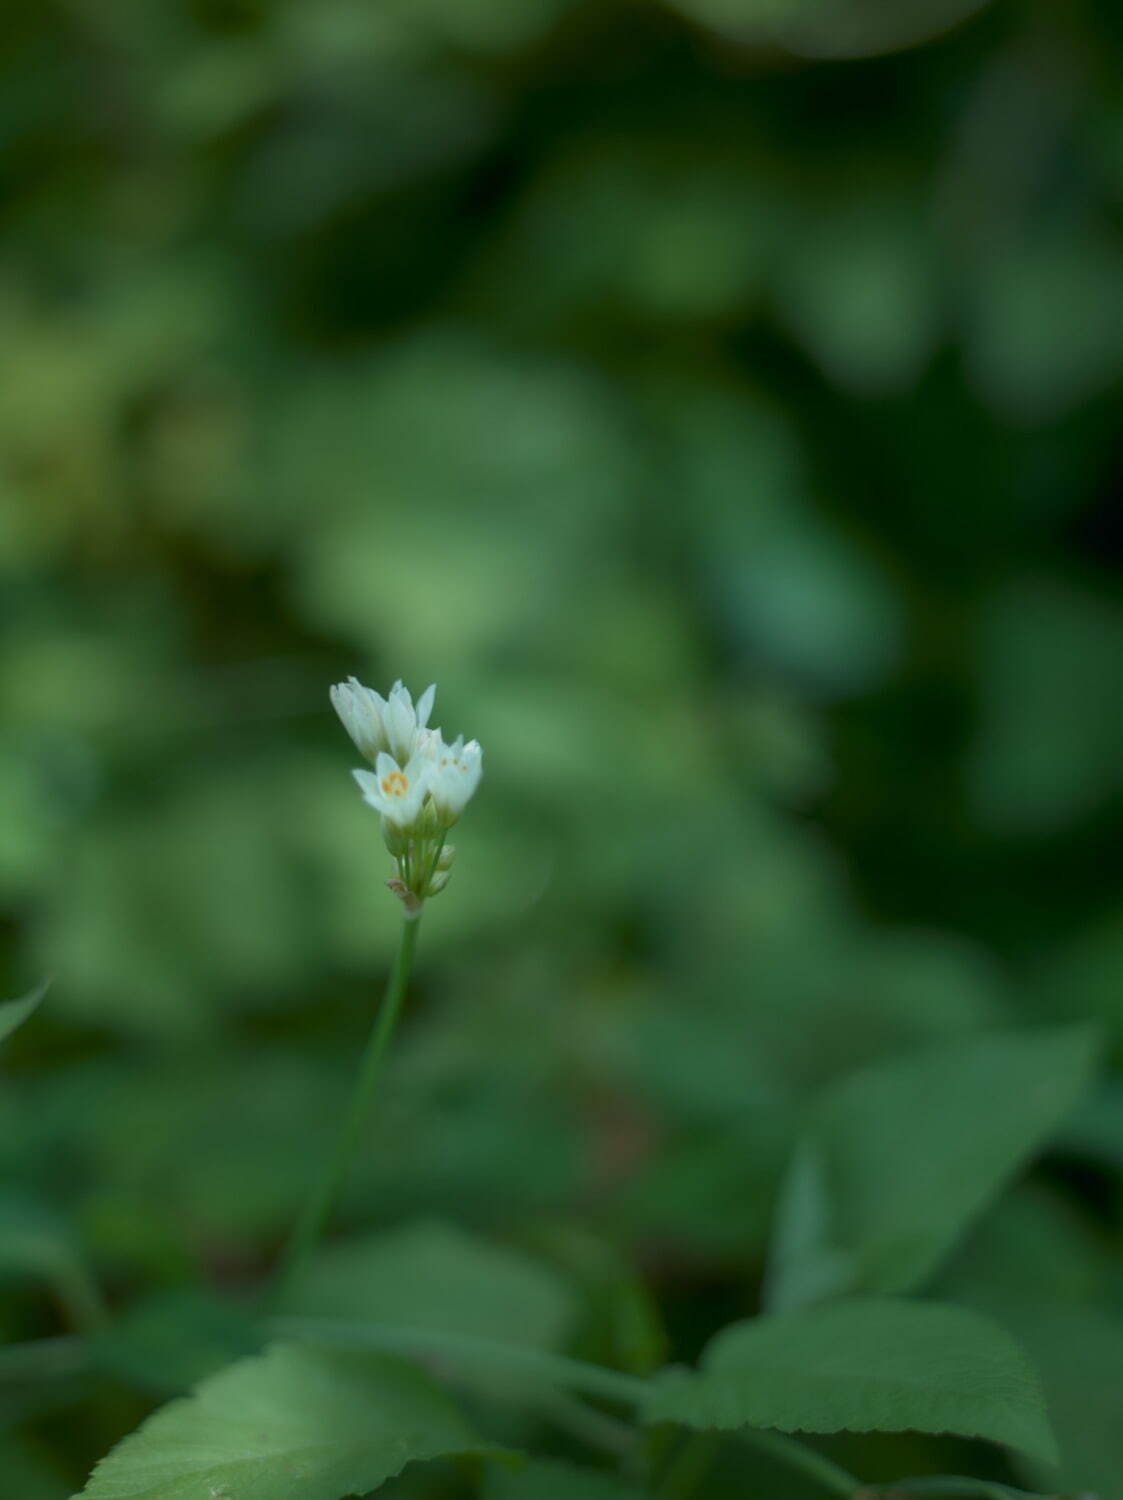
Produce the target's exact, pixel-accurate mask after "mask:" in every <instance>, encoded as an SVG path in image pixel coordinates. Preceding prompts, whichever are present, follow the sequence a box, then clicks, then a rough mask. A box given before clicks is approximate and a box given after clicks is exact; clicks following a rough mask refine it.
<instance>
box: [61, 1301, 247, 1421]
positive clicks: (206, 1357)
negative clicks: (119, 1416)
mask: <svg viewBox="0 0 1123 1500" xmlns="http://www.w3.org/2000/svg"><path fill="white" fill-rule="evenodd" d="M263 1342H264V1339H262V1338H261V1337H259V1336H258V1330H257V1327H256V1325H255V1323H254V1322H253V1320H252V1318H251V1316H250V1311H249V1310H248V1309H247V1308H244V1307H242V1306H241V1305H240V1304H238V1303H236V1302H231V1301H230V1300H228V1299H227V1298H224V1297H218V1296H216V1295H215V1294H214V1293H213V1292H209V1291H206V1290H204V1289H203V1288H198V1287H191V1288H184V1289H182V1290H174V1291H162V1292H157V1293H155V1294H154V1295H153V1296H150V1297H145V1298H142V1299H141V1300H140V1301H138V1302H135V1303H133V1304H132V1306H131V1307H129V1308H128V1310H127V1311H126V1312H125V1313H124V1315H123V1316H122V1317H121V1318H119V1319H118V1320H117V1321H116V1322H114V1323H113V1324H111V1325H110V1326H109V1327H108V1328H106V1329H104V1330H101V1331H99V1332H98V1333H97V1334H96V1335H95V1337H93V1338H92V1339H90V1340H89V1345H88V1347H89V1350H90V1354H91V1356H92V1358H93V1359H94V1361H95V1362H96V1364H97V1365H98V1367H99V1368H100V1369H102V1370H107V1371H109V1372H110V1373H111V1374H113V1375H115V1376H116V1377H117V1378H118V1379H120V1380H124V1381H126V1382H127V1383H128V1384H130V1385H133V1386H136V1387H138V1388H139V1389H141V1390H145V1391H152V1392H154V1393H155V1394H156V1395H158V1396H160V1397H167V1396H177V1395H180V1394H181V1393H182V1392H184V1391H188V1390H190V1389H191V1387H192V1386H195V1385H197V1384H198V1383H199V1381H201V1380H203V1379H205V1378H206V1377H207V1376H208V1375H213V1374H215V1373H217V1371H219V1370H221V1369H223V1368H225V1367H226V1366H227V1365H229V1364H230V1363H231V1361H232V1360H236V1359H241V1358H243V1357H244V1356H248V1355H251V1354H256V1353H258V1352H259V1350H260V1348H261V1345H262V1343H263Z"/></svg>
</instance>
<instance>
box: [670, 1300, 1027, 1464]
mask: <svg viewBox="0 0 1123 1500" xmlns="http://www.w3.org/2000/svg"><path fill="white" fill-rule="evenodd" d="M644 1417H645V1420H647V1421H648V1422H678V1423H681V1424H682V1425H683V1426H686V1427H697V1428H702V1429H705V1428H713V1427H717V1428H736V1427H778V1428H779V1429H780V1430H781V1431H783V1432H842V1431H848V1432H871V1431H872V1432H906V1431H917V1432H931V1433H938V1432H951V1433H957V1434H959V1435H961V1436H963V1437H977V1438H986V1439H988V1440H989V1441H991V1442H994V1443H1002V1444H1006V1445H1008V1446H1009V1447H1012V1448H1018V1449H1020V1450H1021V1451H1022V1452H1024V1453H1027V1454H1029V1455H1031V1456H1032V1457H1034V1458H1037V1459H1040V1460H1043V1461H1045V1462H1050V1463H1051V1462H1055V1460H1056V1457H1057V1453H1056V1444H1055V1441H1054V1438H1053V1434H1052V1431H1051V1429H1050V1426H1049V1419H1048V1417H1047V1415H1046V1412H1045V1403H1044V1398H1043V1397H1042V1394H1041V1390H1040V1388H1039V1386H1038V1383H1037V1379H1036V1377H1035V1375H1034V1372H1033V1370H1032V1368H1031V1366H1030V1365H1029V1363H1028V1361H1027V1360H1026V1358H1025V1356H1024V1355H1023V1354H1022V1352H1021V1351H1020V1349H1019V1348H1018V1346H1017V1345H1016V1344H1015V1343H1014V1342H1013V1340H1012V1339H1011V1338H1010V1337H1009V1336H1008V1335H1007V1334H1006V1333H1005V1332H1004V1331H1003V1330H1002V1329H1001V1328H999V1326H998V1325H997V1324H996V1323H992V1322H990V1320H989V1319H987V1318H984V1317H981V1316H980V1315H979V1314H978V1313H974V1312H970V1311H968V1310H967V1309H966V1308H962V1307H954V1306H952V1305H950V1304H941V1303H924V1302H905V1301H896V1300H894V1299H891V1298H879V1297H853V1298H848V1299H846V1300H843V1301H839V1302H833V1303H829V1304H827V1305H826V1306H824V1307H815V1308H801V1309H800V1310H799V1311H797V1312H789V1313H780V1314H777V1315H776V1316H773V1317H765V1318H758V1319H754V1320H753V1321H751V1322H748V1323H737V1324H734V1325H732V1326H731V1327H729V1328H726V1329H724V1330H723V1331H722V1332H721V1333H719V1334H718V1336H717V1337H716V1339H714V1340H713V1342H712V1343H711V1344H710V1345H709V1346H708V1348H707V1349H706V1352H705V1354H704V1356H703V1360H702V1370H701V1372H700V1373H697V1374H695V1373H693V1372H686V1371H668V1372H667V1373H666V1374H665V1375H664V1376H663V1377H662V1378H661V1379H660V1380H658V1381H656V1383H655V1387H654V1393H653V1395H652V1396H651V1398H650V1399H649V1400H648V1402H647V1404H646V1407H645V1409H644Z"/></svg>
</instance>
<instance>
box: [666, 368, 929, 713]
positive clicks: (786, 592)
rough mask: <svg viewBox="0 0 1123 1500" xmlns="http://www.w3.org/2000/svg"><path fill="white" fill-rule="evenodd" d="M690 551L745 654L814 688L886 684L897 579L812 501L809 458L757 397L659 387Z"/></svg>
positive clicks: (894, 636) (895, 629) (832, 691)
mask: <svg viewBox="0 0 1123 1500" xmlns="http://www.w3.org/2000/svg"><path fill="white" fill-rule="evenodd" d="M652 405H653V412H654V414H655V416H656V417H657V419H658V421H659V423H660V431H661V433H662V435H663V440H664V442H665V443H666V445H667V454H668V462H669V464H670V466H671V467H670V473H669V478H670V483H671V484H672V485H673V486H674V487H675V492H676V495H677V497H678V500H677V503H679V504H682V497H683V495H686V496H689V515H690V522H691V525H690V534H689V543H688V545H689V546H690V548H691V549H692V551H693V552H694V554H695V555H696V556H697V558H698V560H699V566H700V567H701V568H702V570H703V581H704V584H705V586H706V589H707V594H708V596H709V597H710V599H711V601H712V602H711V608H712V609H713V610H714V611H715V612H716V614H717V617H718V619H719V621H720V622H721V624H722V626H723V627H724V629H725V630H726V631H727V633H728V635H729V638H730V640H731V643H732V644H733V646H734V647H735V649H736V650H737V651H738V653H739V654H741V655H743V657H744V658H745V659H746V660H747V661H748V662H750V663H752V664H753V665H763V666H764V667H765V668H767V669H768V670H770V671H772V672H775V673H778V674H779V675H780V676H781V677H782V678H783V679H784V680H787V681H789V682H792V683H796V684H798V685H799V686H800V688H801V689H802V690H803V691H805V692H806V691H810V692H811V693H812V694H815V695H823V696H833V695H836V694H845V693H848V692H854V691H856V690H858V689H859V688H861V687H865V686H869V685H870V684H871V683H873V682H876V681H878V680H880V679H881V678H883V677H884V676H885V675H886V674H887V673H888V671H889V670H890V668H891V667H892V665H893V663H894V661H895V660H896V657H897V653H898V650H899V648H900V642H901V619H900V612H899V607H898V601H897V598H896V596H895V593H894V590H893V588H892V586H891V584H890V582H889V580H888V579H887V578H886V577H885V576H884V575H883V574H882V573H881V572H880V571H879V569H878V568H877V566H876V564H875V563H874V562H873V561H872V559H870V558H869V557H867V556H866V555H865V554H864V553H863V552H862V551H861V550H860V548H859V547H858V546H856V545H855V544H854V543H853V542H852V541H851V540H850V539H849V538H848V537H846V536H845V535H843V534H842V532H841V531H839V530H838V529H837V528H835V527H833V526H832V525H831V524H829V523H828V522H826V521H825V520H824V519H823V517H822V516H821V515H820V514H818V513H816V511H815V510H814V509H813V507H812V506H811V504H810V479H809V475H808V467H807V459H808V455H807V454H806V452H805V451H804V450H803V448H802V446H801V443H800V441H799V439H798V437H797V434H796V433H795V431H794V430H793V428H792V427H791V425H790V424H789V422H788V421H787V419H786V418H785V416H784V415H783V414H782V413H781V412H780V411H779V410H777V409H776V408H774V407H773V406H771V405H770V404H768V403H767V402H765V401H763V400H761V398H760V397H759V395H758V394H757V393H755V392H753V391H751V390H739V391H738V390H730V389H727V388H725V387H721V386H714V387H706V386H698V385H692V386H690V387H682V386H675V385H673V384H670V385H666V386H660V387H658V388H656V389H654V390H653V391H652Z"/></svg>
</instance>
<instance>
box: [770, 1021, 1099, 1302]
mask: <svg viewBox="0 0 1123 1500" xmlns="http://www.w3.org/2000/svg"><path fill="white" fill-rule="evenodd" d="M1095 1050H1096V1047H1095V1036H1094V1033H1093V1032H1091V1031H1090V1030H1089V1029H1088V1028H1087V1027H1083V1026H1078V1027H1063V1028H1057V1029H1055V1030H1050V1031H1043V1032H1038V1033H1035V1034H1029V1035H1006V1036H986V1037H978V1038H972V1039H971V1040H969V1041H962V1042H960V1041H957V1042H955V1043H953V1044H949V1045H947V1046H941V1047H938V1048H933V1049H931V1050H926V1051H924V1052H922V1053H919V1054H914V1055H910V1056H908V1057H904V1058H900V1059H895V1060H894V1061H892V1062H889V1063H886V1064H882V1065H880V1066H878V1067H875V1068H869V1069H866V1070H863V1071H862V1072H860V1073H856V1074H853V1075H852V1076H851V1077H849V1078H847V1079H844V1080H843V1081H842V1082H841V1083H840V1084H838V1085H837V1086H836V1087H835V1088H833V1089H832V1090H831V1091H830V1092H829V1093H828V1094H827V1096H826V1097H825V1098H824V1100H823V1101H822V1104H821V1106H820V1108H819V1109H818V1111H817V1113H816V1116H815V1118H814V1120H813V1121H812V1123H811V1125H810V1126H809V1128H808V1129H807V1130H806V1132H805V1133H804V1135H803V1138H802V1140H801V1141H800V1143H799V1145H798V1146H797V1148H796V1152H795V1155H794V1157H793V1160H792V1164H791V1167H790V1168H789V1172H788V1176H787V1181H786V1184H785V1187H784V1190H783V1193H782V1196H781V1202H780V1209H779V1212H778V1214H777V1218H776V1226H775V1230H774V1233H773V1240H772V1247H771V1251H770V1256H769V1275H768V1284H767V1301H768V1305H769V1307H771V1308H773V1309H775V1310H779V1309H783V1308H792V1307H798V1306H801V1305H803V1304H805V1303H808V1302H814V1301H817V1300H819V1299H821V1298H824V1297H830V1296H837V1295H840V1294H845V1293H850V1292H903V1291H906V1290H908V1289H910V1288H911V1287H914V1286H916V1285H917V1284H918V1283H919V1282H921V1281H922V1280H923V1279H924V1278H925V1277H926V1276H928V1275H929V1274H930V1273H931V1272H932V1271H933V1270H934V1269H935V1268H936V1266H937V1265H938V1263H939V1261H940V1260H941V1259H942V1257H943V1256H944V1255H945V1254H946V1253H947V1251H948V1250H950V1249H951V1247H952V1246H953V1244H954V1243H955V1241H956V1239H957V1238H958V1237H959V1235H960V1234H961V1233H962V1232H963V1231H964V1229H965V1228H967V1226H968V1225H969V1224H970V1223H971V1222H972V1220H973V1219H974V1218H975V1216H976V1215H977V1214H978V1213H979V1211H980V1210H981V1209H982V1208H983V1207H984V1206H985V1205H986V1204H987V1202H988V1201H989V1200H990V1199H992V1198H993V1197H994V1195H995V1194H996V1193H997V1192H999V1190H1000V1189H1001V1188H1002V1187H1003V1186H1004V1185H1005V1184H1006V1183H1007V1182H1008V1181H1009V1180H1010V1178H1011V1177H1012V1176H1013V1174H1014V1173H1015V1172H1016V1171H1017V1170H1018V1168H1019V1167H1021V1166H1022V1165H1023V1164H1024V1163H1025V1162H1026V1161H1027V1160H1028V1159H1029V1158H1030V1157H1031V1156H1032V1155H1033V1153H1034V1152H1035V1151H1036V1150H1037V1149H1038V1148H1039V1147H1040V1146H1041V1145H1042V1143H1043V1142H1044V1141H1045V1140H1046V1139H1047V1138H1048V1137H1049V1135H1050V1134H1051V1133H1052V1132H1053V1131H1054V1130H1055V1129H1056V1127H1057V1125H1058V1124H1059V1123H1060V1122H1061V1120H1063V1118H1064V1117H1065V1115H1066V1114H1067V1113H1068V1112H1069V1110H1070V1109H1072V1107H1073V1106H1074V1105H1075V1104H1076V1102H1077V1100H1078V1099H1079V1097H1080V1095H1081V1093H1082V1091H1083V1090H1084V1088H1085V1087H1086V1085H1087V1083H1088V1080H1089V1076H1090V1073H1091V1069H1092V1064H1093V1060H1094V1056H1095Z"/></svg>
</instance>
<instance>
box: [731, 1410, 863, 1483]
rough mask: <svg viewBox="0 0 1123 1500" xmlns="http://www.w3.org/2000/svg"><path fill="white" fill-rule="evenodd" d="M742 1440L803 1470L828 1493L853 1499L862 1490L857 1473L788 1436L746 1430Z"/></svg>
mask: <svg viewBox="0 0 1123 1500" xmlns="http://www.w3.org/2000/svg"><path fill="white" fill-rule="evenodd" d="M738 1437H739V1438H740V1439H741V1441H742V1442H745V1443H748V1444H749V1445H750V1447H753V1448H756V1449H757V1450H758V1451H759V1452H761V1453H768V1454H771V1456H772V1457H773V1458H775V1459H776V1461H777V1462H778V1463H782V1464H787V1465H788V1467H789V1468H792V1469H802V1470H803V1472H804V1473H805V1474H806V1475H807V1476H808V1477H809V1478H810V1479H815V1480H817V1481H818V1482H819V1484H821V1485H822V1486H823V1488H824V1489H825V1490H831V1491H833V1492H834V1494H836V1495H849V1496H853V1495H855V1494H856V1493H857V1492H858V1491H859V1490H860V1489H861V1488H862V1486H861V1481H860V1480H858V1479H856V1478H855V1477H854V1475H853V1474H849V1473H847V1471H846V1470H845V1469H844V1468H842V1467H841V1466H840V1465H839V1464H836V1463H833V1462H832V1461H831V1460H830V1459H829V1458H824V1457H823V1455H822V1454H821V1453H816V1452H815V1450H814V1448H809V1447H808V1446H807V1444H806V1443H801V1442H799V1440H798V1439H797V1438H791V1437H788V1436H787V1434H786V1433H783V1432H772V1431H771V1430H769V1431H767V1432H766V1431H764V1430H763V1429H762V1428H759V1427H746V1428H743V1429H742V1430H741V1431H740V1432H739V1433H738Z"/></svg>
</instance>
